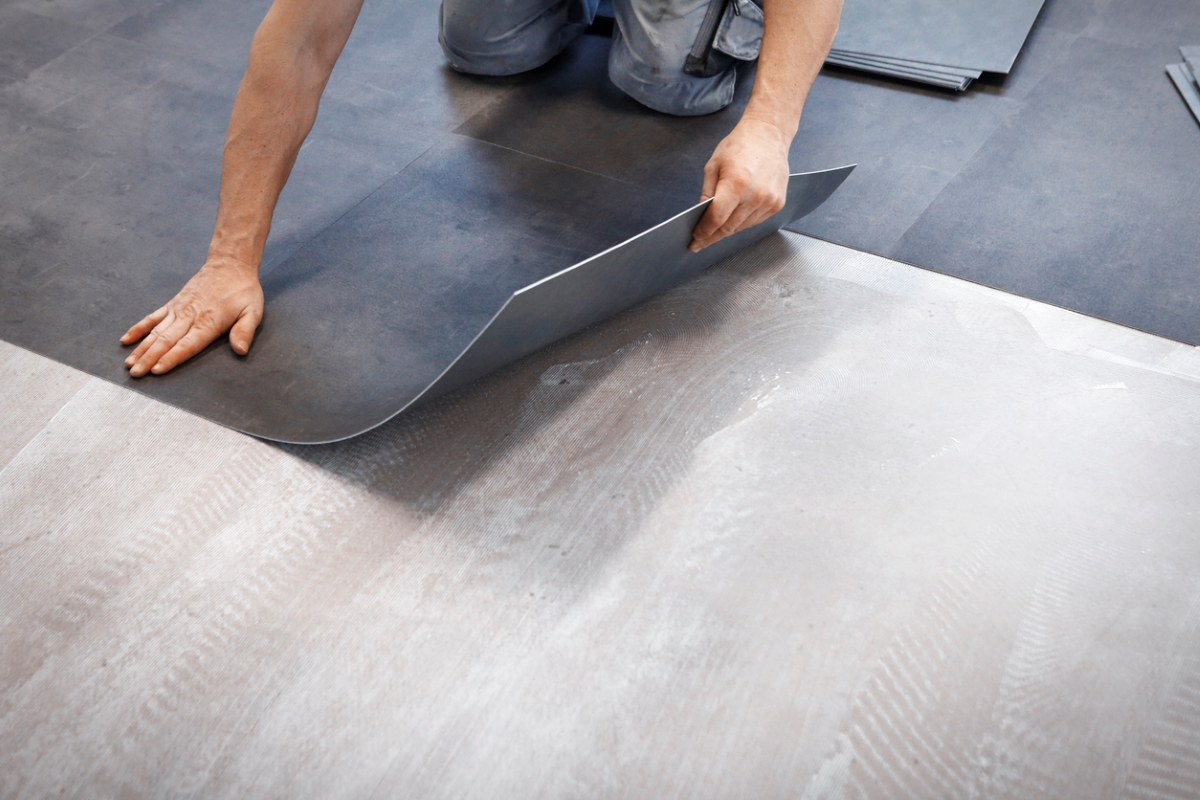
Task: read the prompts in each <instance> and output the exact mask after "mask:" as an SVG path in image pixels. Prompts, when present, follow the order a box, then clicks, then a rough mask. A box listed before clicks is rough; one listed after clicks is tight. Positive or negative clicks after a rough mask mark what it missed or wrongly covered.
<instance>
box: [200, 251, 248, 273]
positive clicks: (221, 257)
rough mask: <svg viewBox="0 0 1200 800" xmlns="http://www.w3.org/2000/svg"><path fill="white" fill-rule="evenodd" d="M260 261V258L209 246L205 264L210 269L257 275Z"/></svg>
mask: <svg viewBox="0 0 1200 800" xmlns="http://www.w3.org/2000/svg"><path fill="white" fill-rule="evenodd" d="M260 261H261V259H253V260H252V259H251V258H248V257H245V256H241V255H239V254H235V253H229V252H223V251H220V250H217V249H215V248H210V249H209V251H208V258H207V260H206V261H205V266H207V267H210V268H212V269H219V270H221V271H223V272H242V273H246V274H249V275H253V276H255V277H257V276H258V267H259V262H260Z"/></svg>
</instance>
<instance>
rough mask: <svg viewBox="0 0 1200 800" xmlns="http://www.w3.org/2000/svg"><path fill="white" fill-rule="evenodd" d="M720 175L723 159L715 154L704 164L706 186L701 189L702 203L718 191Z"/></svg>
mask: <svg viewBox="0 0 1200 800" xmlns="http://www.w3.org/2000/svg"><path fill="white" fill-rule="evenodd" d="M720 177H721V160H720V159H719V158H718V157H717V156H715V155H714V156H713V157H712V158H710V159H709V160H708V163H707V164H705V165H704V188H702V189H701V190H700V202H701V203H703V202H704V201H705V200H707V199H708V198H710V197H712V196H713V195H714V194H716V193H717V182H718V180H719V179H720Z"/></svg>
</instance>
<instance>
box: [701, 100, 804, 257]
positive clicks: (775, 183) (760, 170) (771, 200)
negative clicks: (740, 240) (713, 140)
mask: <svg viewBox="0 0 1200 800" xmlns="http://www.w3.org/2000/svg"><path fill="white" fill-rule="evenodd" d="M789 145H790V141H789V140H788V137H786V136H784V134H783V131H781V130H780V129H779V128H778V127H776V126H775V125H772V124H771V123H769V122H762V121H759V120H755V119H745V118H743V119H742V121H741V122H739V123H738V124H737V127H736V128H734V129H733V131H732V132H731V133H730V134H729V135H728V136H726V137H725V138H724V139H723V140H721V143H720V144H719V145H717V149H716V150H715V151H713V154H712V158H710V159H709V160H708V164H706V165H705V166H704V190H703V191H702V192H701V194H700V199H701V200H707V199H708V198H710V197H711V198H713V201H712V203H710V204H709V206H708V211H706V212H705V214H704V216H703V217H702V218H701V219H700V222H699V224H697V225H696V229H695V230H694V231H693V232H692V244H691V245H690V247H689V249H690V250H691V251H692V252H693V253H696V252H699V251H700V250H701V249H702V248H705V247H708V246H709V245H710V244H712V243H714V242H716V241H718V240H720V239H723V238H725V237H726V236H729V235H730V234H732V233H737V232H738V231H740V230H742V229H744V228H749V227H751V226H753V225H757V224H758V223H760V222H762V221H763V220H765V219H767V218H768V217H770V216H771V215H772V214H775V213H776V212H778V211H779V210H780V209H782V208H783V206H784V203H785V201H786V200H787V184H788V146H789Z"/></svg>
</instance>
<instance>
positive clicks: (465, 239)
mask: <svg viewBox="0 0 1200 800" xmlns="http://www.w3.org/2000/svg"><path fill="white" fill-rule="evenodd" d="M216 177H217V176H216V172H215V169H213V170H203V169H197V170H195V171H194V172H193V173H191V174H188V175H185V176H181V175H179V174H178V173H177V172H176V171H175V170H173V169H171V168H169V167H168V166H165V165H162V164H158V163H152V164H149V165H139V167H138V168H135V165H132V164H128V163H124V162H122V161H120V160H119V159H117V158H116V157H113V158H110V159H108V160H107V161H105V162H104V163H102V164H100V165H98V166H97V167H96V168H95V169H94V170H93V171H92V173H91V174H89V175H88V176H86V177H85V178H83V179H80V180H77V181H76V182H75V183H74V184H73V185H72V187H71V191H69V192H60V193H59V194H57V195H56V196H54V197H53V198H51V199H49V200H48V201H46V202H44V203H43V204H42V205H41V206H40V207H39V208H38V209H36V210H34V211H33V212H31V213H30V214H28V215H27V218H26V222H25V225H24V227H23V228H22V229H17V228H16V227H15V226H10V227H9V228H8V229H7V231H6V233H7V235H6V237H4V238H3V239H0V264H3V274H2V275H0V280H2V281H3V283H4V285H5V286H6V287H8V288H10V289H11V291H9V292H7V293H5V295H4V297H3V299H2V300H0V337H2V338H4V339H6V340H8V341H12V342H14V343H17V344H20V345H22V346H25V347H28V348H30V349H32V350H35V351H37V352H42V353H44V354H46V355H50V356H51V357H54V358H57V359H60V360H62V361H65V362H67V363H70V364H72V365H74V366H77V367H79V368H82V369H85V370H87V371H89V372H92V373H93V374H97V375H100V376H102V377H104V378H107V379H109V380H113V381H115V382H117V383H128V384H129V385H130V386H131V387H132V388H135V389H137V390H138V391H143V392H146V393H148V394H151V395H153V396H155V397H158V398H160V399H163V400H165V401H167V402H173V403H176V404H179V405H182V406H184V407H186V408H189V409H191V410H193V411H196V412H197V413H200V414H202V415H205V416H208V417H210V418H212V419H217V420H219V421H222V422H224V423H226V424H230V425H233V426H243V425H247V424H250V422H251V421H253V422H254V423H255V425H256V426H257V425H258V424H261V423H263V422H266V423H268V424H269V423H270V421H271V420H272V419H275V420H277V422H278V424H279V425H280V426H281V428H280V430H279V431H278V433H280V434H281V436H282V438H289V437H290V436H291V435H294V434H296V433H297V432H301V435H302V432H303V431H304V430H306V426H309V427H312V426H318V427H319V426H322V425H327V424H329V423H330V422H331V421H336V422H337V424H338V425H339V426H341V425H351V426H352V425H354V424H357V422H363V423H364V425H369V424H373V423H374V422H377V421H379V419H382V418H384V417H386V416H387V415H388V414H390V413H391V412H392V411H394V410H395V408H398V407H399V406H401V405H403V404H404V402H407V400H409V399H411V398H412V396H413V395H414V393H415V392H416V391H419V389H422V388H424V386H426V385H428V384H429V383H431V382H432V381H433V379H434V378H436V377H437V375H438V374H439V373H440V372H441V370H442V369H444V368H445V367H446V366H448V364H449V363H450V361H451V360H452V359H453V357H454V356H455V355H457V353H458V352H460V351H461V350H462V349H463V348H464V347H465V346H466V344H467V343H468V342H469V341H470V340H471V338H472V337H473V336H474V335H475V334H476V333H478V332H479V330H480V329H482V327H483V325H484V324H485V323H486V322H487V320H488V319H489V318H490V317H491V315H492V314H494V313H495V312H496V311H497V310H498V309H499V307H500V305H501V304H502V303H503V301H504V300H505V299H506V298H507V297H508V295H509V294H511V292H513V291H514V290H515V289H518V288H521V287H522V286H525V285H526V284H528V283H531V282H533V281H535V280H538V279H540V278H542V277H545V276H546V275H548V274H551V273H553V272H555V271H557V270H559V269H562V268H563V267H566V266H569V265H571V264H573V263H575V262H577V261H578V260H580V259H582V258H584V257H586V256H589V255H592V254H594V253H596V252H599V251H600V250H603V249H605V248H607V247H609V246H611V245H614V244H617V243H619V242H620V241H623V240H624V239H626V238H628V237H629V236H632V235H634V234H636V233H638V232H640V231H642V230H644V229H645V228H647V227H649V226H650V225H651V224H654V223H656V222H659V221H661V220H662V219H663V217H664V216H666V215H669V214H670V213H672V212H673V211H675V210H679V209H678V208H676V207H675V205H674V204H673V201H672V200H671V199H670V198H665V197H663V196H661V195H654V194H652V193H649V192H646V191H645V190H642V189H639V188H637V187H634V186H631V185H629V184H624V183H621V182H617V181H613V180H610V179H607V178H603V177H600V176H597V175H593V174H590V173H587V172H583V171H580V170H575V169H571V168H569V167H564V166H561V165H557V164H553V163H551V162H549V161H545V160H543V159H538V158H533V157H531V156H526V155H522V154H520V153H516V152H513V151H511V150H508V149H505V148H501V147H495V146H492V145H488V144H484V143H480V142H476V141H473V140H470V139H466V138H463V137H450V138H449V139H447V140H446V141H444V142H443V143H441V144H439V145H437V146H435V147H434V148H433V149H432V150H430V151H429V152H427V153H426V154H425V155H424V156H423V157H421V158H419V159H418V160H417V161H416V162H414V163H413V164H411V165H410V166H409V167H408V168H407V169H405V170H404V171H403V172H401V173H400V174H399V175H398V176H396V177H395V178H394V179H392V180H391V181H389V182H388V183H387V184H385V185H384V186H383V187H382V188H380V189H379V190H378V191H376V192H374V193H373V194H371V195H370V197H369V198H368V199H367V200H366V201H364V202H363V203H362V204H361V205H359V206H357V207H356V208H355V209H354V210H353V211H352V212H351V213H349V214H346V215H344V216H343V217H342V218H341V219H340V220H339V221H337V222H336V223H335V224H333V225H332V226H331V227H329V228H328V229H326V230H325V231H324V232H323V233H322V234H321V235H319V236H317V237H316V239H314V240H313V241H311V242H309V243H308V244H307V245H305V246H303V247H301V248H300V249H299V251H298V252H296V253H295V254H294V255H292V256H291V257H290V258H287V259H286V260H284V261H283V263H281V264H280V265H279V266H278V267H276V268H275V269H274V270H272V271H271V272H270V273H269V274H268V275H267V276H266V277H265V280H264V288H265V290H266V292H267V297H268V309H267V318H266V321H265V322H264V324H263V327H262V329H261V331H260V334H259V338H258V340H257V342H256V344H255V347H254V349H253V350H252V351H251V354H250V355H249V356H248V357H247V358H245V359H238V358H236V357H234V356H233V355H232V354H231V353H230V352H229V350H228V346H227V345H226V344H225V343H224V342H222V343H219V344H218V345H216V346H214V347H213V348H211V349H210V350H209V351H208V352H206V353H205V354H203V355H202V356H200V357H199V358H197V359H196V360H195V361H194V362H192V363H189V364H188V365H185V366H184V367H183V368H181V369H179V370H177V371H176V372H175V373H172V374H170V375H167V376H163V377H161V378H158V377H155V378H151V379H150V380H146V381H141V382H135V381H129V380H128V379H127V378H126V377H125V375H124V372H123V369H122V367H121V359H122V353H123V352H124V351H123V350H122V348H120V347H119V346H118V345H117V343H116V339H117V337H118V336H119V335H120V334H121V333H122V332H123V330H124V329H125V327H127V326H128V325H130V324H132V322H134V321H136V319H138V318H139V317H140V316H142V315H143V314H145V313H147V312H149V311H151V310H153V309H154V308H155V307H157V306H158V305H160V304H161V303H162V302H164V301H165V300H167V299H168V298H169V297H170V296H171V295H172V294H173V293H174V292H175V291H176V290H177V289H178V288H179V286H180V285H181V284H182V283H183V281H184V280H186V278H187V277H188V276H189V275H190V274H191V273H192V271H194V270H195V268H196V267H197V266H198V264H199V260H200V259H202V258H203V254H204V250H205V247H206V245H207V237H208V236H209V234H210V233H211V224H212V218H213V214H214V212H215V208H216V188H217V187H216ZM318 211H320V209H318ZM232 397H237V398H238V400H237V401H236V402H231V400H230V398H232ZM260 430H263V432H268V431H267V430H266V429H260Z"/></svg>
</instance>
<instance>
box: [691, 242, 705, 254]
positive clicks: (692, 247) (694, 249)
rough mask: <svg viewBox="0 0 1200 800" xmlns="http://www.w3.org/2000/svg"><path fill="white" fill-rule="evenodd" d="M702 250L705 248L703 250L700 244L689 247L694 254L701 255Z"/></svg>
mask: <svg viewBox="0 0 1200 800" xmlns="http://www.w3.org/2000/svg"><path fill="white" fill-rule="evenodd" d="M702 249H703V248H701V247H700V245H698V244H693V245H690V246H689V247H688V250H691V251H692V252H693V253H699V252H700V251H701V250H702Z"/></svg>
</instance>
